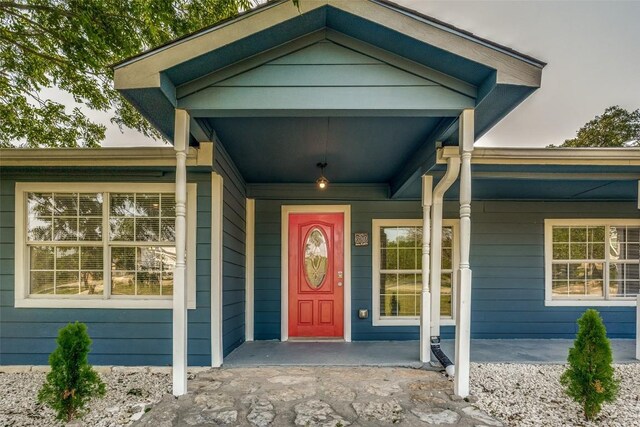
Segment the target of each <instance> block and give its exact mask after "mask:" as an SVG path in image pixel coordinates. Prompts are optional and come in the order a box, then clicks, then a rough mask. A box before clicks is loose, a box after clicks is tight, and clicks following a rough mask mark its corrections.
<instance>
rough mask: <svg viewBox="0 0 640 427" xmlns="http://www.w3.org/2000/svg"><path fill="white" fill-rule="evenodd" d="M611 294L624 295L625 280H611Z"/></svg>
mask: <svg viewBox="0 0 640 427" xmlns="http://www.w3.org/2000/svg"><path fill="white" fill-rule="evenodd" d="M609 295H611V296H612V297H624V281H619V280H610V281H609Z"/></svg>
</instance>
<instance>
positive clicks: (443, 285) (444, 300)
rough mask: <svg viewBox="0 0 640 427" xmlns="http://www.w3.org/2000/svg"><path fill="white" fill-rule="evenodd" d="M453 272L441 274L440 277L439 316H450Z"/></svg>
mask: <svg viewBox="0 0 640 427" xmlns="http://www.w3.org/2000/svg"><path fill="white" fill-rule="evenodd" d="M452 276H453V273H444V274H442V279H441V282H440V316H442V317H451V315H452V310H451V308H452V304H453V301H452V299H451V295H452V294H451V281H452V280H451V278H452Z"/></svg>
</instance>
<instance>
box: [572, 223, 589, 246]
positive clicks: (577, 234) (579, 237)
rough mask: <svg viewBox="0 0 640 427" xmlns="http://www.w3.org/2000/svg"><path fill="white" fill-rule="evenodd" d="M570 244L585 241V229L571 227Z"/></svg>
mask: <svg viewBox="0 0 640 427" xmlns="http://www.w3.org/2000/svg"><path fill="white" fill-rule="evenodd" d="M570 239H571V243H576V242H585V243H586V241H587V227H571V231H570Z"/></svg>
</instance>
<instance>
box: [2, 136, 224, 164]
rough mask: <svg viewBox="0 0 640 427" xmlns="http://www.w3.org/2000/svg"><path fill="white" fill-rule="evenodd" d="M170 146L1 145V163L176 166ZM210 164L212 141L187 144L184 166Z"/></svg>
mask: <svg viewBox="0 0 640 427" xmlns="http://www.w3.org/2000/svg"><path fill="white" fill-rule="evenodd" d="M175 165H176V152H175V150H174V148H173V147H124V148H115V147H104V148H35V149H30V148H21V149H19V150H16V149H15V148H2V149H0V166H3V167H10V166H21V167H24V166H55V167H82V166H86V167H99V166H116V167H119V166H123V167H124V166H129V167H138V166H175ZM211 165H213V143H211V142H201V143H200V146H199V147H198V148H194V147H189V150H188V151H187V166H211Z"/></svg>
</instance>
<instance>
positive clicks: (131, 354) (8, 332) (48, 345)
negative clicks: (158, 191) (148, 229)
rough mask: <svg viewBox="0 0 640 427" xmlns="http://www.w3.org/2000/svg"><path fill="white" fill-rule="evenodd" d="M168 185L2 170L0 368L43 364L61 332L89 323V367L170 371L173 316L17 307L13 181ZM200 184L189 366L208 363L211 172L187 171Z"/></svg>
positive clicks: (137, 177) (126, 177)
mask: <svg viewBox="0 0 640 427" xmlns="http://www.w3.org/2000/svg"><path fill="white" fill-rule="evenodd" d="M28 181H35V182H42V181H46V182H82V181H95V182H99V181H101V182H116V181H120V182H173V181H175V175H174V174H173V173H172V172H170V171H167V172H164V173H160V172H158V171H144V170H137V171H134V172H130V173H129V174H128V173H127V172H126V171H118V172H117V173H114V172H113V171H106V170H105V171H101V172H100V171H96V170H91V171H88V170H85V171H81V170H69V169H66V170H58V171H54V170H35V169H34V170H30V171H23V172H20V173H12V172H10V171H7V170H2V176H1V179H0V364H2V365H13V364H20V365H24V364H36V365H39V364H46V363H47V358H48V355H49V353H51V351H53V349H54V348H55V338H56V336H57V331H58V329H59V328H60V327H62V326H64V325H66V324H67V323H69V322H74V321H80V322H84V323H86V324H87V327H88V330H89V334H90V336H91V338H92V340H93V345H92V352H91V354H90V363H93V364H96V365H101V364H108V365H157V366H163V365H164V366H166V365H170V364H171V359H172V356H171V352H172V345H171V334H172V327H171V322H172V315H171V310H165V309H126V310H121V309H66V308H60V309H55V308H52V309H41V308H14V289H15V283H14V269H15V265H14V243H15V242H14V232H15V230H14V224H15V213H14V208H15V206H14V204H15V183H16V182H28ZM188 181H189V182H195V183H197V188H198V198H197V200H198V207H197V209H198V213H197V232H196V233H197V248H196V258H197V260H196V307H197V308H196V309H195V310H189V315H188V319H189V329H188V337H189V341H188V351H189V355H188V363H189V365H192V366H207V365H210V364H211V327H210V324H211V311H210V306H211V293H210V279H211V277H210V276H211V268H210V266H211V263H210V240H211V228H210V227H211V173H210V172H198V173H194V172H190V173H189V174H188Z"/></svg>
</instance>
